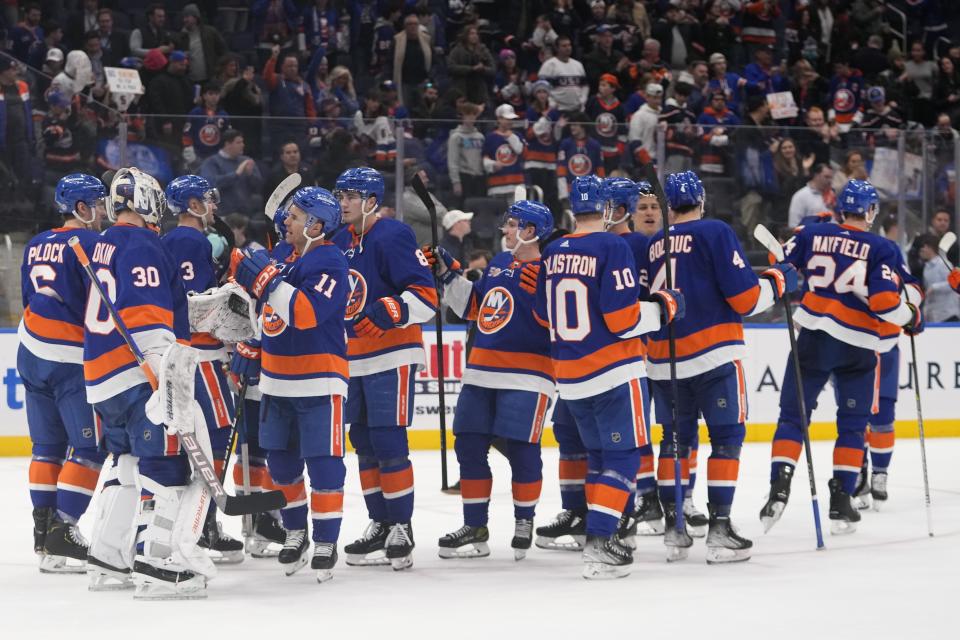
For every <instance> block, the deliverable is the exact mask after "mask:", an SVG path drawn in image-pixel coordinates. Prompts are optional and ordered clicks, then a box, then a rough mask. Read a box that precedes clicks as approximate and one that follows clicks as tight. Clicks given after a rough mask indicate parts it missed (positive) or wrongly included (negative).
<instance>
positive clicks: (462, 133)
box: [447, 102, 487, 206]
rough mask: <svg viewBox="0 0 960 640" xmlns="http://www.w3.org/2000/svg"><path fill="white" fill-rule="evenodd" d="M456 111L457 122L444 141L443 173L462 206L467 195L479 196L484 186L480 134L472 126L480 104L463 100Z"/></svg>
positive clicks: (484, 188)
mask: <svg viewBox="0 0 960 640" xmlns="http://www.w3.org/2000/svg"><path fill="white" fill-rule="evenodd" d="M458 111H459V114H460V124H459V125H458V126H457V128H456V129H454V130H453V131H452V132H451V133H450V138H449V139H448V140H447V175H448V176H449V177H450V183H451V184H452V187H453V194H454V195H455V196H456V197H457V199H458V202H459V203H460V204H461V206H462V205H463V203H464V202H465V201H466V200H467V198H480V197H483V196H484V195H485V194H486V191H487V188H486V179H485V177H484V172H483V140H484V136H483V134H482V133H480V132H479V131H477V127H476V126H475V123H476V121H477V117H478V116H479V115H480V113H481V111H483V107H481V106H480V105H478V104H473V103H470V102H465V103H463V104H462V105H461V106H460V108H459V109H458Z"/></svg>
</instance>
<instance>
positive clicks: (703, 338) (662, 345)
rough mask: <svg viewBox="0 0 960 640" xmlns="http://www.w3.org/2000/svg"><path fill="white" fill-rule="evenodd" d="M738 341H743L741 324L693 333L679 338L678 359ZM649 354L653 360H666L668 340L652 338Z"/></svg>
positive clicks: (723, 325) (729, 324)
mask: <svg viewBox="0 0 960 640" xmlns="http://www.w3.org/2000/svg"><path fill="white" fill-rule="evenodd" d="M737 341H739V342H742V341H743V325H742V324H740V323H739V322H729V323H725V324H718V325H714V326H712V327H708V328H706V329H703V330H702V331H697V332H695V333H691V334H690V335H688V336H684V337H683V338H677V340H676V344H677V357H678V358H684V357H687V356H691V355H693V354H696V353H700V352H702V351H706V350H707V349H709V348H710V347H713V346H714V345H718V344H721V343H725V342H737ZM647 353H648V354H649V355H650V358H651V359H655V360H666V359H667V358H668V357H669V356H670V346H669V342H668V341H667V340H653V339H652V338H651V339H650V341H649V343H648V344H647Z"/></svg>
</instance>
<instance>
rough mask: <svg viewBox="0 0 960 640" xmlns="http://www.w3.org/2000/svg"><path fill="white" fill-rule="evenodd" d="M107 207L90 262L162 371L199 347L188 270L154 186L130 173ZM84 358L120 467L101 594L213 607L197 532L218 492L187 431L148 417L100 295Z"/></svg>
mask: <svg viewBox="0 0 960 640" xmlns="http://www.w3.org/2000/svg"><path fill="white" fill-rule="evenodd" d="M106 209H107V216H108V218H109V219H110V220H111V222H113V223H114V224H113V226H112V227H110V228H109V229H107V231H105V232H104V233H103V235H102V236H100V238H98V239H97V240H96V243H95V244H94V246H93V248H92V250H91V251H89V252H88V255H89V257H90V264H91V267H92V268H93V270H94V272H95V273H96V276H97V279H98V280H100V282H102V283H103V286H104V289H105V290H106V291H107V293H108V294H109V295H111V297H114V296H115V300H114V306H115V307H116V309H117V312H118V313H119V315H120V317H121V318H123V320H124V322H125V324H126V326H127V329H128V330H129V332H130V336H131V337H132V339H133V341H134V342H136V344H137V346H138V347H139V349H140V351H141V352H142V353H143V354H144V356H145V358H146V362H147V364H148V366H149V367H150V368H151V369H152V370H153V371H154V372H159V371H160V365H161V362H162V359H163V356H164V354H165V353H167V352H168V351H169V350H170V349H171V348H172V347H173V343H174V342H181V343H185V342H187V341H188V340H189V339H190V325H189V318H188V313H187V297H186V293H185V292H184V289H183V285H182V283H181V279H180V272H179V270H178V269H177V266H176V265H175V264H174V262H173V258H172V257H171V256H170V254H169V253H168V252H167V251H166V250H165V249H164V248H163V245H162V244H161V242H160V238H159V237H158V236H157V231H156V229H157V225H158V224H159V221H160V215H161V214H162V213H163V212H164V211H165V210H166V202H165V198H164V194H163V191H162V190H161V189H160V185H159V184H157V181H156V179H154V178H153V177H151V176H149V175H147V174H145V173H143V172H142V171H140V170H138V169H135V168H130V169H126V168H125V169H121V170H120V171H119V172H118V173H117V175H116V176H115V177H114V179H113V182H112V184H111V186H110V194H109V197H108V199H107V207H106ZM83 359H84V362H83V368H84V377H85V378H86V387H87V399H88V400H89V401H90V402H91V403H93V405H94V407H95V408H96V410H97V413H98V414H99V415H100V417H101V418H102V420H103V427H104V433H105V435H104V440H105V442H106V447H107V450H108V451H109V452H110V453H112V454H113V457H114V466H113V467H112V468H111V470H110V474H109V476H108V480H107V482H106V483H105V484H104V488H103V491H102V493H101V495H100V497H99V499H98V501H97V520H96V522H95V523H94V527H93V537H92V540H91V543H90V552H89V554H88V559H87V564H88V573H89V574H90V577H91V583H90V587H91V589H94V590H96V589H106V588H110V587H113V588H115V587H116V586H121V587H125V586H130V584H131V579H132V583H133V584H135V585H136V589H137V590H136V593H135V594H134V597H136V598H147V599H169V598H199V597H204V596H205V590H206V581H207V579H209V578H211V577H213V576H214V575H216V570H215V568H214V566H213V563H212V562H210V560H209V558H207V556H206V554H204V553H203V552H202V551H200V550H199V549H198V548H197V547H196V543H197V539H198V538H199V535H200V529H199V528H197V527H193V526H192V522H193V516H192V514H194V513H196V512H198V511H203V512H205V511H206V506H207V501H208V500H209V490H208V489H207V487H206V485H204V484H203V482H202V481H201V480H200V479H199V478H195V479H193V480H192V481H191V480H190V473H189V465H188V462H187V458H186V456H185V455H184V454H183V453H181V449H180V439H179V435H178V432H177V431H176V430H175V429H174V428H173V427H169V428H168V427H165V426H164V425H162V424H158V423H155V422H154V421H153V420H157V418H156V417H155V416H153V413H154V412H152V411H151V412H150V413H149V414H148V400H150V399H151V396H152V395H153V394H154V392H153V391H152V389H151V387H150V384H149V383H148V382H147V378H146V376H145V375H144V373H143V372H142V370H141V369H140V367H139V366H138V365H137V361H136V360H135V358H134V355H133V352H132V351H131V350H130V349H129V348H128V347H127V345H126V344H125V342H124V339H123V337H122V336H121V335H120V333H119V331H118V330H117V328H116V326H115V325H114V323H113V320H112V318H111V317H110V315H109V314H108V312H107V310H106V309H105V308H104V306H103V302H102V300H100V297H99V293H98V292H97V291H96V290H95V289H93V288H90V293H89V300H88V306H87V314H86V316H85V324H84V354H83ZM189 375H191V376H192V375H193V371H190V372H189ZM154 397H155V398H156V396H154ZM197 433H198V434H200V432H199V431H198V432H197ZM202 435H205V434H202ZM200 441H201V442H202V443H203V442H206V438H200ZM138 511H139V513H138ZM138 525H139V526H138ZM134 531H135V541H134V535H133V532H134ZM134 544H135V546H134ZM134 554H136V555H135V556H134ZM114 583H118V584H114Z"/></svg>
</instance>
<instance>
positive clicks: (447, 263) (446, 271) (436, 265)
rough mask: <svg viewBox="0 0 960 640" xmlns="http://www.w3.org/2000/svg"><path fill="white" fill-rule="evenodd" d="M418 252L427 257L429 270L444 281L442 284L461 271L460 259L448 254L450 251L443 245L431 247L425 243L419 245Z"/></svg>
mask: <svg viewBox="0 0 960 640" xmlns="http://www.w3.org/2000/svg"><path fill="white" fill-rule="evenodd" d="M420 252H421V253H423V257H424V258H426V259H427V264H429V265H430V270H431V271H433V272H434V273H435V274H436V275H437V277H438V278H440V279H441V280H442V281H444V284H446V283H447V282H449V280H450V279H452V278H453V276H454V275H458V274H459V273H460V272H461V271H462V268H461V266H460V261H459V260H457V259H456V258H454V257H453V256H452V255H450V252H449V251H447V250H446V249H444V248H443V247H431V246H430V245H428V244H425V245H423V246H422V247H420Z"/></svg>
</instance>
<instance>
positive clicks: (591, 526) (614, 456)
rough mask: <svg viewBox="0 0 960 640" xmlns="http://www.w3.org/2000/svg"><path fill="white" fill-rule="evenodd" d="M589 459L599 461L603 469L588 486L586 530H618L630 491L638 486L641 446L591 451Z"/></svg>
mask: <svg viewBox="0 0 960 640" xmlns="http://www.w3.org/2000/svg"><path fill="white" fill-rule="evenodd" d="M590 461H591V466H593V464H595V463H597V462H598V463H599V466H600V469H601V470H600V473H599V474H598V475H596V476H591V477H590V482H589V484H588V486H587V533H588V534H589V535H595V536H603V537H608V536H611V535H613V534H614V533H615V532H616V530H617V524H618V523H619V521H620V516H621V515H623V510H624V508H625V507H626V506H627V501H628V500H629V498H630V494H631V493H634V492H636V490H637V485H636V475H637V468H638V467H639V466H640V450H639V449H630V450H627V451H591V452H590Z"/></svg>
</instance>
